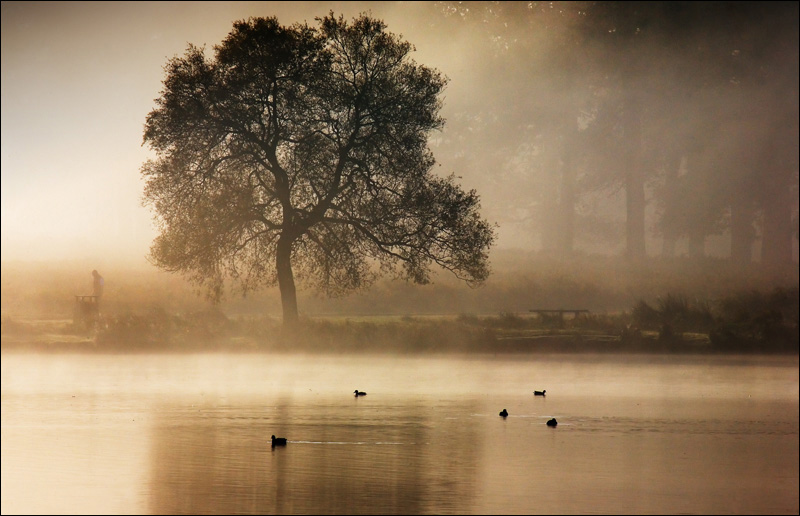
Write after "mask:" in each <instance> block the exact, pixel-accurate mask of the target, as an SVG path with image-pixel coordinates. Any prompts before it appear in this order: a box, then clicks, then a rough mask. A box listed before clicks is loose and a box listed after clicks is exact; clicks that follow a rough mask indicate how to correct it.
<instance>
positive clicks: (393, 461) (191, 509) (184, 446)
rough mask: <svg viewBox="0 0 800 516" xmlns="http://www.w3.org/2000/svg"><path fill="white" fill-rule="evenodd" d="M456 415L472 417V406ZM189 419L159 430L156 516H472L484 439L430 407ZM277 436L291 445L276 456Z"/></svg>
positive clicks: (203, 413) (294, 409)
mask: <svg viewBox="0 0 800 516" xmlns="http://www.w3.org/2000/svg"><path fill="white" fill-rule="evenodd" d="M272 403H273V404H274V403H275V400H273V401H272ZM373 403H376V402H373ZM364 409H366V410H364ZM458 410H459V412H463V413H464V414H470V413H474V412H476V411H477V408H476V407H473V406H469V404H466V403H465V406H464V407H459V409H458ZM159 412H161V413H170V414H172V415H174V414H175V412H176V410H175V409H174V408H170V409H169V410H164V411H159ZM185 414H186V417H185V419H182V420H179V421H175V420H166V419H165V420H164V421H160V422H159V424H157V425H154V427H155V432H156V435H155V436H154V439H153V442H154V445H153V450H152V479H151V498H150V512H151V513H156V514H180V513H183V514H186V513H195V514H200V513H206V514H208V513H225V514H233V513H250V514H252V513H260V514H275V513H277V514H286V513H307V514H340V513H353V512H359V511H361V510H363V509H364V508H370V511H371V513H372V514H395V513H396V514H415V513H416V514H419V513H431V512H433V513H437V512H468V511H469V508H470V507H471V503H472V499H473V489H472V488H473V487H474V484H475V478H474V477H475V471H476V469H477V462H478V460H479V457H480V456H481V454H482V451H481V447H480V441H481V440H480V438H479V432H480V430H479V429H476V428H475V426H474V425H469V424H464V421H458V420H454V419H450V418H442V417H441V416H440V415H437V413H436V411H435V410H433V408H432V407H430V406H428V405H427V404H426V403H425V402H424V401H423V400H412V401H402V402H397V401H396V400H395V402H394V403H388V402H384V403H382V404H373V405H370V406H366V405H361V404H358V405H353V404H344V403H340V402H334V401H328V402H325V403H320V402H318V401H316V400H315V401H314V403H312V404H309V403H306V402H304V401H298V400H297V399H290V398H286V399H282V400H279V401H278V404H277V405H273V406H271V407H269V408H268V409H264V407H262V406H253V405H250V406H234V405H230V406H222V407H220V406H210V405H209V406H206V407H200V408H198V409H196V410H195V411H194V412H192V410H189V409H187V410H186V411H185ZM278 432H280V435H284V436H287V437H288V438H289V440H291V443H292V444H291V446H287V447H284V446H280V447H279V448H278V449H275V448H273V447H272V443H271V438H270V435H271V434H272V433H276V434H277V433H278ZM443 449H447V450H453V449H457V450H459V453H458V454H457V455H453V454H448V453H443V452H442V450H443ZM454 479H459V480H458V481H454ZM459 491H460V492H459ZM454 503H455V505H456V506H453V504H454ZM443 504H446V505H443Z"/></svg>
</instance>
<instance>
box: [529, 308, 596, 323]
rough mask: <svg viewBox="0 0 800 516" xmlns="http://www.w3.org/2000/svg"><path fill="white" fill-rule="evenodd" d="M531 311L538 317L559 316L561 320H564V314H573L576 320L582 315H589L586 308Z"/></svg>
mask: <svg viewBox="0 0 800 516" xmlns="http://www.w3.org/2000/svg"><path fill="white" fill-rule="evenodd" d="M529 311H530V312H532V313H535V314H537V315H558V317H559V318H560V319H562V320H563V319H564V314H572V317H573V318H574V317H578V316H579V315H580V314H588V313H589V310H587V309H585V308H570V309H564V308H559V309H555V310H550V309H548V310H545V309H541V308H537V309H535V310H529Z"/></svg>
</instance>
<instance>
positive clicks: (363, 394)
mask: <svg viewBox="0 0 800 516" xmlns="http://www.w3.org/2000/svg"><path fill="white" fill-rule="evenodd" d="M353 392H354V393H355V395H356V396H366V395H367V393H366V392H364V391H359V390H358V389H356V390H355V391H353Z"/></svg>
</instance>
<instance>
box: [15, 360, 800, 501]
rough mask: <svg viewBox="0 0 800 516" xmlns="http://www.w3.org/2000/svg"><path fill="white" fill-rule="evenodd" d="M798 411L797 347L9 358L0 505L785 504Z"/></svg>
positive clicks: (792, 494) (792, 479)
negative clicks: (709, 351) (759, 353)
mask: <svg viewBox="0 0 800 516" xmlns="http://www.w3.org/2000/svg"><path fill="white" fill-rule="evenodd" d="M356 389H358V390H362V391H366V392H367V395H366V396H363V397H355V396H354V394H353V391H354V390H356ZM543 389H546V391H547V393H546V396H534V394H533V391H534V390H543ZM798 406H799V403H798V357H797V356H789V357H786V356H783V357H780V356H778V357H775V356H770V357H767V356H763V357H754V356H672V357H668V356H645V355H635V356H621V355H615V356H604V355H577V354H569V355H505V356H500V355H498V356H474V357H455V356H429V357H421V356H417V357H412V356H399V357H390V356H342V355H339V356H334V355H331V356H307V355H291V354H274V355H270V354H247V353H244V354H238V355H237V354H213V353H212V354H185V355H167V354H140V355H137V354H131V355H102V354H97V355H80V354H48V355H36V354H24V353H19V354H17V353H4V354H3V356H2V490H0V493H1V494H2V507H0V509H2V513H3V514H12V513H15V514H24V513H37V514H76V513H82V514H91V513H93V514H487V513H498V514H567V513H595V514H664V513H668V514H712V513H714V514H721V513H722V514H754V513H757V514H798V511H800V507H798V442H799V439H798ZM502 409H507V411H508V413H509V415H508V417H506V418H502V417H500V416H499V415H498V413H499V412H500V411H501V410H502ZM551 418H556V419H557V421H558V426H556V427H548V426H547V425H546V424H545V423H546V421H547V420H549V419H551ZM273 434H274V435H277V436H279V437H285V438H287V440H288V444H287V445H286V446H281V447H275V448H273V447H272V446H271V441H270V436H271V435H273Z"/></svg>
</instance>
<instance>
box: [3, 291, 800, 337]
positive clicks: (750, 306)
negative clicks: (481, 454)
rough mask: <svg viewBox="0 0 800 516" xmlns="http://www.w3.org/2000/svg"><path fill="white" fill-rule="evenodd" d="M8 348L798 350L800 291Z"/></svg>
mask: <svg viewBox="0 0 800 516" xmlns="http://www.w3.org/2000/svg"><path fill="white" fill-rule="evenodd" d="M2 349H3V351H25V350H27V351H97V352H137V351H148V352H149V351H166V352H181V351H217V350H219V351H253V352H269V351H304V352H326V353H331V352H332V353H337V352H341V353H351V352H354V353H470V352H479V353H521V352H613V353H624V352H637V353H641V352H646V353H743V352H744V353H747V352H751V353H797V352H798V290H797V289H788V290H787V289H781V288H776V289H773V290H771V291H769V292H758V291H747V292H742V293H740V294H737V295H734V296H729V297H725V298H723V299H720V300H718V301H716V302H710V301H702V302H695V301H690V300H688V299H687V298H686V297H683V296H681V295H677V294H666V295H664V296H662V297H659V298H658V300H657V302H656V303H652V304H651V303H648V302H647V301H644V300H640V301H639V302H637V303H636V304H635V305H634V306H633V307H632V308H631V309H630V310H628V311H624V312H620V313H614V314H594V313H587V314H580V315H577V316H572V315H564V316H560V315H557V314H553V315H547V314H542V315H536V314H532V313H510V312H507V313H501V314H498V315H494V316H478V315H470V314H460V315H457V316H395V317H385V316H384V317H379V316H360V317H347V316H329V317H314V318H309V317H306V318H303V319H301V321H300V324H298V325H297V327H295V328H292V329H291V330H288V329H286V328H283V326H282V324H281V323H280V321H279V320H278V319H276V318H273V317H255V316H244V315H238V316H228V315H226V314H225V313H223V312H222V311H221V310H219V309H205V310H199V311H194V312H190V313H187V314H174V313H172V314H171V313H168V312H166V311H164V310H158V309H153V310H150V311H147V312H143V313H133V312H127V313H123V314H117V315H101V316H100V317H99V318H98V319H97V320H96V321H92V322H91V323H90V324H88V325H87V324H83V323H82V322H80V321H73V320H69V319H62V320H24V319H15V318H11V317H4V318H3V319H2Z"/></svg>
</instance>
